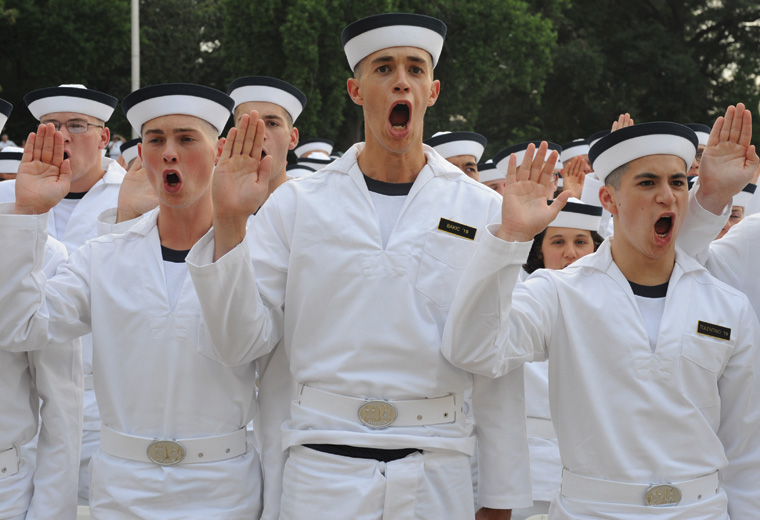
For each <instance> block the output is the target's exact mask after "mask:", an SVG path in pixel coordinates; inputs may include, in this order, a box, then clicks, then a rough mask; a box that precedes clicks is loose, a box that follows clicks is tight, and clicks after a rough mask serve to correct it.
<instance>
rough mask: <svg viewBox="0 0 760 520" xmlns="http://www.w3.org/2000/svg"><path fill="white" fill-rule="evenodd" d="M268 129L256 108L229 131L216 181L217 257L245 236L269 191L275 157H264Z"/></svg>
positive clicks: (215, 233)
mask: <svg viewBox="0 0 760 520" xmlns="http://www.w3.org/2000/svg"><path fill="white" fill-rule="evenodd" d="M264 132H265V128H264V121H262V120H260V119H259V114H258V112H256V111H255V110H253V111H252V112H251V113H250V115H249V114H243V116H242V117H241V118H240V120H239V121H238V123H237V125H235V128H231V129H230V131H229V133H228V134H227V140H226V141H225V143H224V147H223V148H222V153H221V156H220V157H219V162H218V163H217V165H216V168H215V169H214V179H213V183H212V195H213V201H214V260H218V259H219V258H221V257H222V256H224V255H225V254H226V253H227V252H228V251H230V250H232V249H233V248H234V247H236V246H237V245H238V244H239V243H240V242H241V241H242V240H243V238H245V226H246V223H247V222H248V218H249V217H250V216H251V215H253V214H254V213H256V211H257V210H258V209H259V208H260V207H261V205H262V204H263V203H264V201H265V200H266V198H267V195H268V194H269V173H270V170H271V168H272V157H271V156H269V155H267V156H266V157H262V149H263V144H264Z"/></svg>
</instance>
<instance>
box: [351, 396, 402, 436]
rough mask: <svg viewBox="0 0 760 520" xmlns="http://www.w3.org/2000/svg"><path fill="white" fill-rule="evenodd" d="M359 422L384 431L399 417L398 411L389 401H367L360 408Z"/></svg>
mask: <svg viewBox="0 0 760 520" xmlns="http://www.w3.org/2000/svg"><path fill="white" fill-rule="evenodd" d="M358 414H359V420H360V421H361V422H362V424H363V425H364V426H368V427H370V428H374V429H376V430H382V429H383V428H387V427H388V426H390V425H391V424H393V422H394V421H395V420H396V417H398V410H396V407H395V406H393V405H392V404H391V403H389V402H388V401H367V402H366V403H364V404H363V405H361V406H360V407H359V410H358Z"/></svg>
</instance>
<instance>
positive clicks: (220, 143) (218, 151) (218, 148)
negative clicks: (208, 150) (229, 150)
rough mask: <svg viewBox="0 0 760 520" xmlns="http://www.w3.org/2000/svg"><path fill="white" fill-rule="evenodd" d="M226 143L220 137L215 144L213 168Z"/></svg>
mask: <svg viewBox="0 0 760 520" xmlns="http://www.w3.org/2000/svg"><path fill="white" fill-rule="evenodd" d="M226 142H227V139H226V138H225V137H220V138H219V140H218V141H217V142H216V157H214V166H216V165H217V164H219V158H220V157H221V156H222V150H223V149H224V143H226ZM138 146H139V145H138Z"/></svg>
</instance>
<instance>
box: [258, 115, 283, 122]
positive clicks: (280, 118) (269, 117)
mask: <svg viewBox="0 0 760 520" xmlns="http://www.w3.org/2000/svg"><path fill="white" fill-rule="evenodd" d="M262 119H274V120H277V121H285V120H284V119H283V118H282V117H280V116H278V115H275V114H272V115H269V116H262Z"/></svg>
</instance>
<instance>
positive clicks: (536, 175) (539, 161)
mask: <svg viewBox="0 0 760 520" xmlns="http://www.w3.org/2000/svg"><path fill="white" fill-rule="evenodd" d="M548 149H549V144H548V143H547V142H546V141H541V144H540V145H539V146H538V150H536V155H535V156H534V157H533V163H532V164H531V168H530V180H532V181H533V182H541V173H542V172H543V169H544V166H545V164H544V160H545V159H546V151H547V150H548ZM555 162H556V156H555ZM553 166H554V165H553V164H552V167H553Z"/></svg>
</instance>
